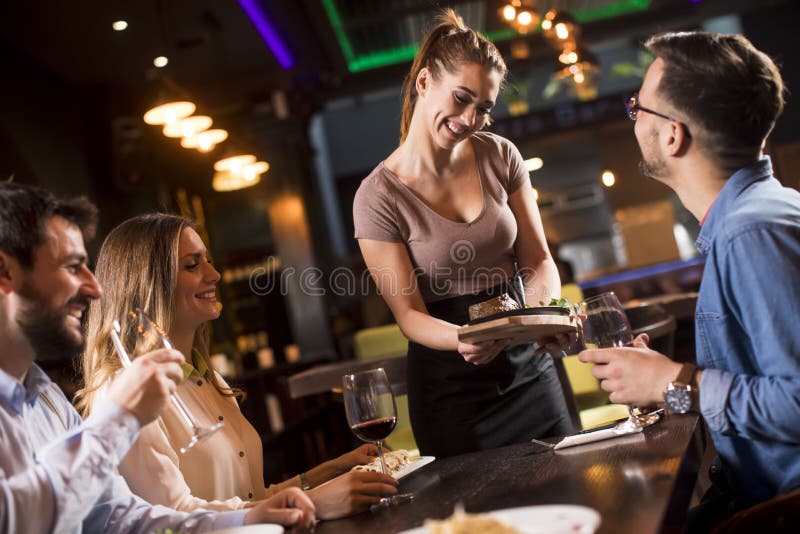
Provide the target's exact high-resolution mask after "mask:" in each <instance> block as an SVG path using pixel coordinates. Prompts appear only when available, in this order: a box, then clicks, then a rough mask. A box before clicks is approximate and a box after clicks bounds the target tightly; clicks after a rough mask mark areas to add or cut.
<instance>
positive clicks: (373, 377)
mask: <svg viewBox="0 0 800 534" xmlns="http://www.w3.org/2000/svg"><path fill="white" fill-rule="evenodd" d="M342 396H343V397H344V409H345V413H346V414H347V424H348V425H350V430H352V431H353V433H354V434H355V435H356V436H358V438H359V439H361V440H362V441H366V442H372V443H375V445H376V446H377V448H378V458H379V459H380V460H379V461H380V466H381V472H382V473H383V474H384V475H385V474H388V473H387V471H386V461H385V460H384V458H383V440H384V439H385V438H386V437H388V436H389V434H391V433H392V430H394V427H395V425H396V424H397V408H396V406H395V402H394V394H392V387H391V385H390V384H389V379H388V378H387V376H386V372H385V371H384V370H383V369H382V368H380V367H379V368H377V369H370V370H368V371H361V372H359V373H353V374H349V375H344V376H343V377H342ZM412 497H413V495H412V494H408V493H407V494H403V495H395V496H394V497H392V498H386V497H384V498H383V499H381V504H382V505H390V504H396V503H398V502H401V501H405V500H410V499H411V498H412Z"/></svg>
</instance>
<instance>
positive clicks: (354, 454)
mask: <svg viewBox="0 0 800 534" xmlns="http://www.w3.org/2000/svg"><path fill="white" fill-rule="evenodd" d="M377 457H378V447H376V446H375V445H374V444H373V443H365V444H364V445H361V446H360V447H356V448H355V449H353V450H352V451H350V452H346V453H344V454H343V455H341V456H339V457H338V458H335V459H333V460H329V462H330V463H332V464H333V465H334V466H335V468H336V470H337V473H336V475H340V474H342V473H346V472H348V471H350V470H351V469H352V468H354V467H355V466H357V465H364V464H368V463H370V462H371V461H372V460H374V459H375V458H377ZM334 476H335V475H334Z"/></svg>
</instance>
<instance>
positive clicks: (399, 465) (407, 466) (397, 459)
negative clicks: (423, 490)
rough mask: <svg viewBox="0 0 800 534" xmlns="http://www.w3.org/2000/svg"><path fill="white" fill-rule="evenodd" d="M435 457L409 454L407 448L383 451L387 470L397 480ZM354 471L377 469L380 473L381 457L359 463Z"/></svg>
mask: <svg viewBox="0 0 800 534" xmlns="http://www.w3.org/2000/svg"><path fill="white" fill-rule="evenodd" d="M435 459H436V458H435V457H434V456H409V454H408V451H407V450H405V449H397V450H396V451H387V452H385V453H383V460H384V461H385V462H386V471H387V472H388V473H389V474H390V475H392V476H393V477H394V478H396V479H397V480H400V479H401V478H403V477H404V476H406V475H409V474H411V473H413V472H414V471H416V470H417V469H419V468H420V467H423V466H425V465H428V464H429V463H431V462H432V461H434V460H435ZM352 471H375V472H378V473H380V472H381V462H380V459H378V458H375V459H374V460H372V461H371V462H370V463H368V464H364V465H357V466H355V467H354V468H353V469H352Z"/></svg>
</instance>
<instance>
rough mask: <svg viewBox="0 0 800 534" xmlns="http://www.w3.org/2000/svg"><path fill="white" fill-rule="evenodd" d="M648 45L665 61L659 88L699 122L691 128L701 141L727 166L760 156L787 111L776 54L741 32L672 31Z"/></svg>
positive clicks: (684, 114)
mask: <svg viewBox="0 0 800 534" xmlns="http://www.w3.org/2000/svg"><path fill="white" fill-rule="evenodd" d="M645 47H647V49H648V50H650V52H652V53H653V54H655V55H656V56H657V57H659V58H661V59H662V60H663V61H664V73H663V76H662V78H661V82H660V84H659V87H658V92H659V94H660V95H661V96H662V97H664V98H665V99H666V100H667V101H668V102H669V103H670V104H671V105H672V106H673V107H674V108H675V110H676V111H678V112H679V113H680V116H681V117H683V118H685V119H686V120H687V121H688V122H689V124H691V123H694V124H697V125H698V126H699V127H700V128H701V131H692V128H691V127H690V128H689V130H690V132H691V134H692V137H693V138H694V140H695V141H696V142H697V143H698V147H699V148H700V149H701V150H703V151H705V152H706V153H707V154H708V155H709V156H711V157H712V158H714V159H715V160H716V161H717V163H719V164H720V165H722V166H723V167H724V168H731V169H735V168H739V167H741V166H742V165H746V164H748V163H750V162H752V161H754V160H755V159H757V157H758V154H759V152H760V150H761V145H762V144H763V142H764V139H766V137H767V135H769V133H770V132H771V131H772V128H773V126H775V121H776V120H777V118H778V116H779V115H780V114H781V112H782V111H783V102H784V86H783V79H782V78H781V74H780V71H779V70H778V67H777V66H776V65H775V63H774V62H773V61H772V59H770V57H769V56H768V55H767V54H765V53H764V52H761V51H760V50H758V49H757V48H756V47H755V46H753V44H752V43H751V42H750V41H749V40H747V38H745V37H743V36H741V35H722V34H715V33H707V32H677V33H674V32H670V33H662V34H658V35H655V36H653V37H651V38H650V39H648V40H647V42H645ZM695 130H697V129H695Z"/></svg>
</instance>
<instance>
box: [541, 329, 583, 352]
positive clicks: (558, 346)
mask: <svg viewBox="0 0 800 534" xmlns="http://www.w3.org/2000/svg"><path fill="white" fill-rule="evenodd" d="M577 342H578V332H577V331H575V332H570V333H568V334H556V335H555V336H551V337H545V338H542V339H539V340H538V341H537V343H538V344H539V346H538V347H536V350H535V351H534V352H533V353H534V354H535V355H536V356H541V355H542V354H544V353H545V352H549V353H550V354H553V353H559V352H562V351H566V350H568V349H569V348H570V347H571V346H573V345H574V344H575V343H577Z"/></svg>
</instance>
